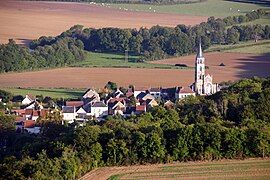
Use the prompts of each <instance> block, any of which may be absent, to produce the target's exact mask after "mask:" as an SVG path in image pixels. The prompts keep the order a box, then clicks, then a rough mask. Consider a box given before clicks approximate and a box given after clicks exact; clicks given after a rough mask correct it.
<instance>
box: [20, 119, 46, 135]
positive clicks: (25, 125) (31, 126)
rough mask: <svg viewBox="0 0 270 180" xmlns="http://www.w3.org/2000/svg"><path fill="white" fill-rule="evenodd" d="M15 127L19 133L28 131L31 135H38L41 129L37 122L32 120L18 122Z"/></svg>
mask: <svg viewBox="0 0 270 180" xmlns="http://www.w3.org/2000/svg"><path fill="white" fill-rule="evenodd" d="M15 127H16V130H17V131H18V130H19V131H21V132H24V131H26V132H28V133H31V134H38V133H40V129H41V127H38V126H36V122H35V121H32V120H22V121H16V124H15Z"/></svg>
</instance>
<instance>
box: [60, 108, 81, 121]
mask: <svg viewBox="0 0 270 180" xmlns="http://www.w3.org/2000/svg"><path fill="white" fill-rule="evenodd" d="M62 113H63V120H65V121H68V123H73V122H74V120H75V119H76V116H77V113H76V108H75V107H74V106H63V107H62Z"/></svg>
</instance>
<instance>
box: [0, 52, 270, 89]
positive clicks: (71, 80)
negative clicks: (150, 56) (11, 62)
mask: <svg viewBox="0 0 270 180" xmlns="http://www.w3.org/2000/svg"><path fill="white" fill-rule="evenodd" d="M205 58H206V65H207V66H209V69H207V70H206V72H207V73H209V74H211V75H213V78H214V82H222V81H229V80H232V81H233V80H238V79H241V78H245V77H253V76H260V77H267V76H270V71H269V67H270V56H269V55H265V56H256V55H251V54H239V53H208V54H205ZM194 59H195V55H191V56H187V57H181V58H174V59H167V60H162V61H156V62H155V63H163V64H166V63H168V64H175V63H183V64H187V65H189V66H194ZM220 63H224V64H225V65H226V66H225V67H221V66H219V65H220ZM108 81H113V82H116V83H117V84H118V85H120V86H125V87H127V86H128V85H130V84H133V85H135V86H137V87H150V86H152V87H155V86H162V87H173V86H188V85H190V84H191V83H193V81H194V70H193V69H186V70H177V69H124V68H60V69H51V70H43V71H35V72H25V73H7V74H0V87H68V88H72V87H73V88H74V87H76V88H88V87H97V88H99V87H104V85H105V84H106V83H107V82H108Z"/></svg>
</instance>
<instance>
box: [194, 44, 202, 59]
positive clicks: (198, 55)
mask: <svg viewBox="0 0 270 180" xmlns="http://www.w3.org/2000/svg"><path fill="white" fill-rule="evenodd" d="M202 57H203V53H202V43H201V40H200V43H199V49H198V53H197V57H196V58H202Z"/></svg>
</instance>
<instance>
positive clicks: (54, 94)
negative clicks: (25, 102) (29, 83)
mask: <svg viewBox="0 0 270 180" xmlns="http://www.w3.org/2000/svg"><path fill="white" fill-rule="evenodd" d="M1 89H2V90H5V91H8V92H11V93H12V94H13V95H22V96H25V95H26V94H32V95H34V96H37V95H43V97H46V96H49V97H51V98H64V99H68V98H78V97H81V96H82V95H83V93H84V92H85V90H86V89H45V88H1Z"/></svg>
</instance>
